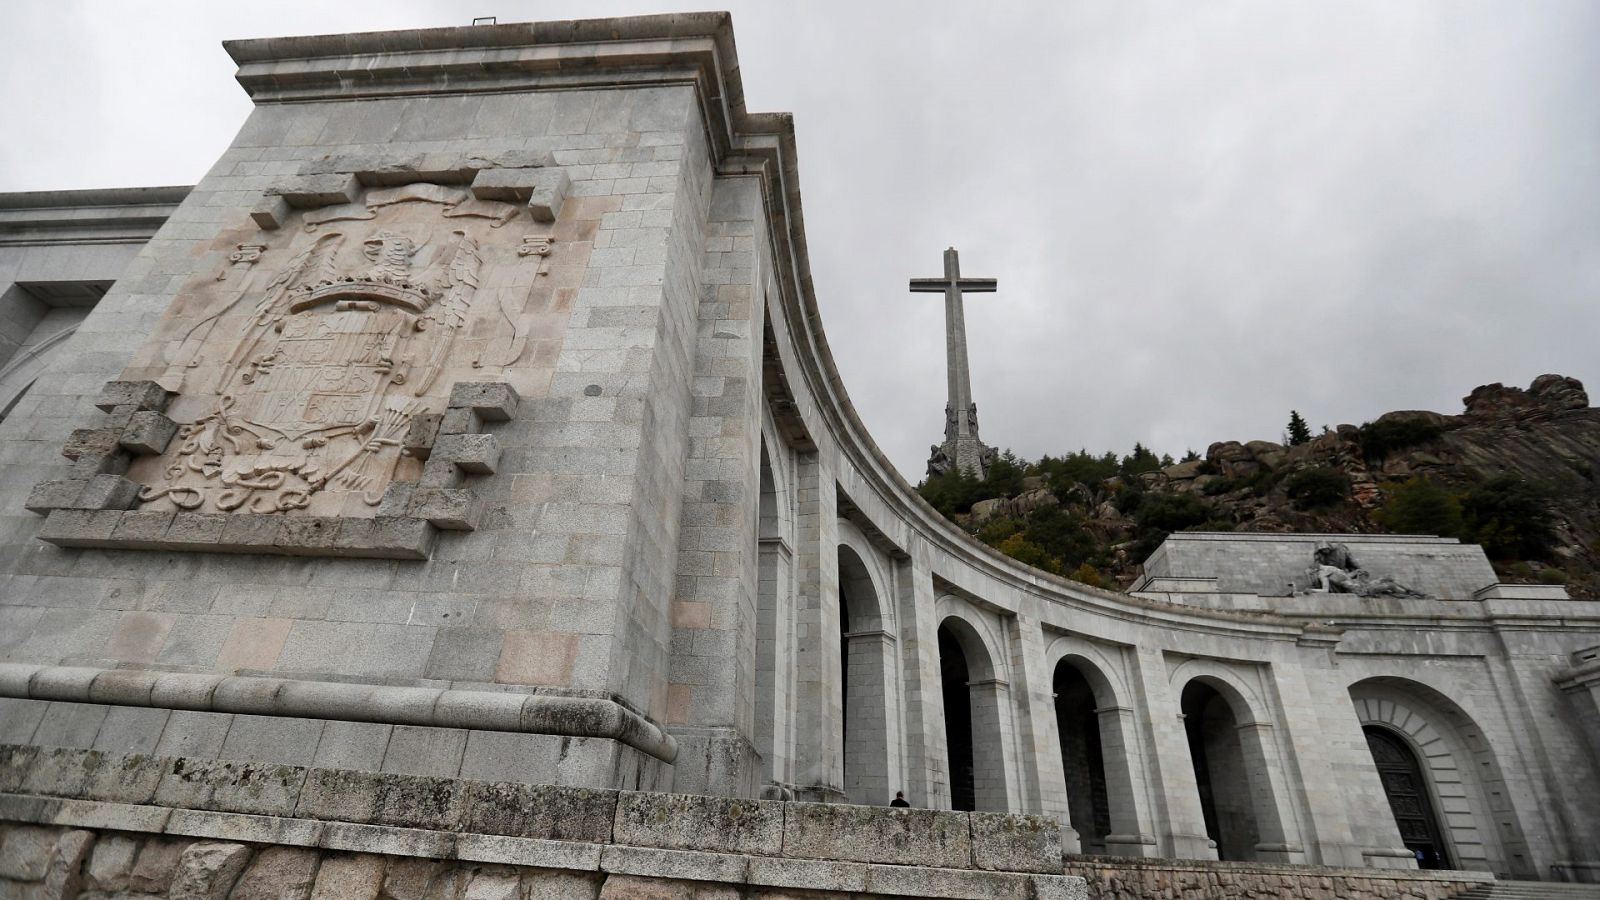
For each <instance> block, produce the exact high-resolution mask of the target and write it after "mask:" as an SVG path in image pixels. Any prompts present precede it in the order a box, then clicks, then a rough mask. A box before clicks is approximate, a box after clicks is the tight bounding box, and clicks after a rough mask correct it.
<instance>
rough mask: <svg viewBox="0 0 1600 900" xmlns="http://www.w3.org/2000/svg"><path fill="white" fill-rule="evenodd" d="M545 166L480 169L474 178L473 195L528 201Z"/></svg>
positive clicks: (509, 201) (482, 197) (490, 198)
mask: <svg viewBox="0 0 1600 900" xmlns="http://www.w3.org/2000/svg"><path fill="white" fill-rule="evenodd" d="M546 171H548V170H546V169H543V168H515V169H513V168H494V169H480V170H479V171H478V174H477V175H475V176H474V177H473V179H472V196H474V197H476V198H478V199H479V200H500V201H502V202H505V203H527V202H528V200H529V198H531V197H532V196H533V192H534V189H535V188H537V187H539V185H540V182H541V181H542V180H548V179H547V178H545V179H541V177H540V175H541V173H543V172H546Z"/></svg>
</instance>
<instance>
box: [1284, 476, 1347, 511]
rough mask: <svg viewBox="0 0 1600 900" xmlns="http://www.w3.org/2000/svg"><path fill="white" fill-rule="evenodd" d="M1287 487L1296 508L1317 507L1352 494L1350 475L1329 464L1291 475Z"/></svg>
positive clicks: (1331, 504) (1340, 500) (1335, 501)
mask: <svg viewBox="0 0 1600 900" xmlns="http://www.w3.org/2000/svg"><path fill="white" fill-rule="evenodd" d="M1285 487H1286V489H1287V490H1288V492H1289V499H1290V500H1292V501H1294V505H1295V508H1296V509H1316V508H1319V507H1325V506H1333V505H1334V504H1336V503H1340V502H1342V501H1343V500H1344V499H1345V498H1346V497H1348V496H1350V476H1348V475H1346V474H1344V473H1343V472H1340V471H1339V470H1337V469H1330V468H1328V467H1327V466H1313V467H1312V468H1309V469H1301V470H1300V471H1298V472H1296V473H1294V474H1293V475H1290V476H1289V480H1288V481H1287V482H1286V485H1285Z"/></svg>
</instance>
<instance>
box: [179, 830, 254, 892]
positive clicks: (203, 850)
mask: <svg viewBox="0 0 1600 900" xmlns="http://www.w3.org/2000/svg"><path fill="white" fill-rule="evenodd" d="M249 861H250V848H249V847H246V846H245V845H244V844H234V843H223V842H220V841H203V842H201V843H198V844H190V845H189V846H187V847H185V848H184V849H183V853H182V854H181V855H180V856H179V857H178V870H177V872H175V873H174V874H173V876H172V887H171V888H169V889H168V891H167V897H168V900H226V898H227V896H228V892H229V891H230V890H232V889H233V883H234V882H235V881H237V880H238V879H239V874H240V873H241V872H243V871H244V867H245V864H246V863H248V862H249Z"/></svg>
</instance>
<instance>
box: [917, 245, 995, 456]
mask: <svg viewBox="0 0 1600 900" xmlns="http://www.w3.org/2000/svg"><path fill="white" fill-rule="evenodd" d="M997 288H998V282H997V281H995V279H993V278H962V277H961V259H960V256H959V254H957V253H956V248H954V247H951V248H949V249H948V250H946V251H944V277H942V278H913V279H911V290H912V291H913V292H917V293H942V294H944V339H945V353H946V356H947V362H948V371H947V377H948V379H949V385H948V386H949V400H948V401H947V403H946V406H945V433H944V444H943V445H936V446H935V447H934V448H933V455H932V458H930V459H929V460H928V471H929V473H930V474H935V475H937V474H942V473H943V472H947V471H949V470H950V469H951V468H959V469H961V470H962V471H964V472H968V473H970V474H972V475H976V476H977V477H979V478H982V477H983V476H984V474H985V473H986V472H987V471H988V468H989V461H990V460H991V459H992V458H993V455H994V451H993V450H991V449H990V448H988V447H986V446H984V445H983V443H982V442H981V441H979V440H978V407H977V404H975V403H973V402H972V374H971V370H970V369H969V368H968V367H967V322H966V314H965V312H964V310H963V308H962V305H961V294H962V292H963V291H966V292H971V293H993V292H994V291H995V290H996V289H997Z"/></svg>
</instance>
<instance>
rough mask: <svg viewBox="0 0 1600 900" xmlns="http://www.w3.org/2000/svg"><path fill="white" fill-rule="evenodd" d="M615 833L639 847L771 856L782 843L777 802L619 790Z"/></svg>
mask: <svg viewBox="0 0 1600 900" xmlns="http://www.w3.org/2000/svg"><path fill="white" fill-rule="evenodd" d="M615 834H616V837H615V840H616V841H617V843H619V844H631V845H634V846H639V847H660V848H663V849H668V850H710V851H716V852H720V853H749V854H755V855H758V856H777V855H778V854H779V853H780V852H781V851H782V849H783V803H781V802H779V801H776V800H745V799H736V798H728V797H708V796H700V795H690V794H657V793H641V792H635V791H624V792H622V793H621V794H620V795H619V796H618V798H617V818H616V830H615Z"/></svg>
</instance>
